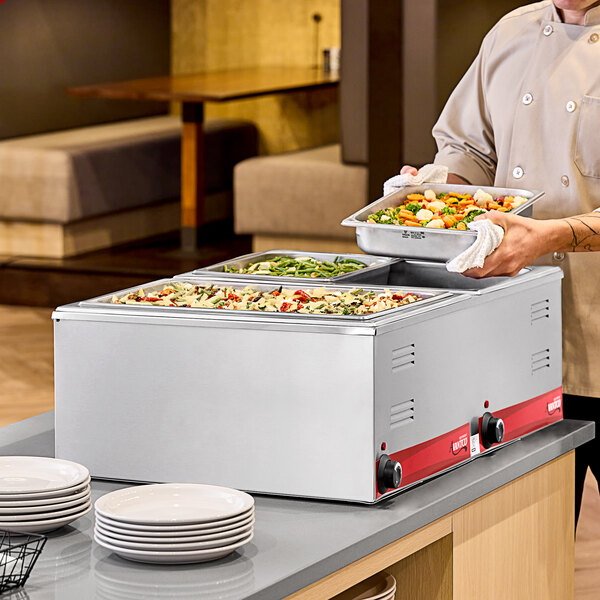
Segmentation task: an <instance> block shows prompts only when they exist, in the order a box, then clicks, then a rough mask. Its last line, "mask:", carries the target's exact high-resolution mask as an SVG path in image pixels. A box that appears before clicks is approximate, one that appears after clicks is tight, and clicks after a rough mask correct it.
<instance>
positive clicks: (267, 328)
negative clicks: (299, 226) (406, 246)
mask: <svg viewBox="0 0 600 600" xmlns="http://www.w3.org/2000/svg"><path fill="white" fill-rule="evenodd" d="M405 267H406V265H405V266H404V267H402V266H401V265H400V264H399V265H396V266H395V269H394V270H393V272H392V273H391V274H390V276H389V277H390V278H393V277H396V278H399V279H401V283H402V286H404V288H406V289H409V288H413V287H414V285H413V281H415V278H416V274H415V273H413V274H412V275H411V273H410V269H408V270H407V269H406V268H405ZM442 267H443V265H442ZM403 268H404V271H402V269H403ZM420 271H421V270H420V269H416V272H420ZM443 273H445V271H444V270H443V269H442V270H439V271H438V276H437V279H436V276H435V271H433V272H432V273H431V277H432V278H433V279H430V280H429V281H428V285H430V286H431V287H437V288H442V290H443V289H444V287H452V286H449V285H448V283H449V282H448V281H447V280H446V279H445V278H444V276H443ZM411 278H412V279H411ZM561 278H562V272H561V271H560V269H557V268H554V267H531V268H528V269H527V270H524V271H523V272H522V273H521V274H520V275H518V276H517V277H515V278H512V279H510V280H505V279H502V281H498V282H492V283H491V284H488V285H487V286H486V287H484V289H480V290H476V289H475V290H465V289H463V290H454V291H451V292H450V293H449V294H446V295H442V296H439V297H437V298H434V299H433V300H432V301H426V302H424V303H423V304H422V305H420V303H415V304H413V305H410V306H408V307H402V309H398V310H396V311H387V312H388V313H389V314H386V313H385V312H384V313H380V314H377V315H372V316H370V317H369V318H367V319H356V318H354V319H353V318H352V317H338V318H333V319H329V318H316V316H315V317H313V316H310V315H292V314H288V313H285V314H281V313H269V314H265V313H258V314H249V313H247V312H245V311H211V310H198V311H195V310H194V309H185V308H181V309H179V308H168V307H140V306H123V305H108V304H107V301H108V300H107V298H109V297H107V298H104V299H101V300H94V301H88V302H82V303H75V304H70V305H67V306H63V307H60V308H58V309H57V310H56V311H55V312H54V314H53V318H54V321H55V386H56V456H57V457H59V458H64V459H70V460H74V461H77V462H80V463H82V464H85V465H86V466H87V467H88V468H89V469H90V472H91V474H92V476H94V477H97V478H107V479H121V480H130V481H153V482H169V481H171V482H173V481H174V482H203V483H211V484H216V485H225V486H231V487H234V488H237V489H242V490H247V491H250V492H257V493H265V494H278V495H290V496H303V497H313V498H324V499H332V500H343V501H352V502H362V503H373V502H376V501H378V500H381V499H382V498H386V497H388V496H389V495H392V494H395V493H397V492H398V491H401V490H402V489H406V488H407V487H410V486H412V485H415V484H417V483H419V482H420V481H423V480H425V479H427V478H429V477H431V476H433V475H436V474H438V473H440V472H443V471H445V470H447V469H450V468H453V467H455V466H456V465H458V464H461V463H463V462H465V461H468V460H471V459H472V457H475V456H477V455H478V454H481V453H485V452H488V451H490V450H493V449H495V448H497V447H498V444H494V443H492V442H493V439H494V436H497V435H499V434H500V430H501V422H500V421H494V420H493V419H494V418H500V419H502V422H503V426H504V431H503V434H504V437H503V442H502V443H509V442H511V441H512V440H515V439H518V438H519V437H521V436H523V435H526V434H527V433H530V432H532V431H535V430H537V429H540V428H542V427H545V426H546V425H548V424H550V423H552V422H554V421H556V420H558V419H560V418H562V409H561V398H562V393H561V376H562V366H561V365H562V356H561V316H560V315H561V304H560V302H561V296H560V291H561ZM436 283H437V284H438V285H437V286H436V285H434V284H436ZM361 286H362V287H366V285H365V284H364V283H361ZM144 287H146V286H144ZM294 287H302V286H300V285H297V286H294ZM309 287H311V286H309ZM405 291H406V290H405ZM438 292H439V290H438ZM121 293H122V292H121ZM216 313H218V314H216ZM490 415H491V416H492V420H491V421H490ZM489 444H491V446H490V447H489V448H488V445H489ZM398 465H399V466H398ZM400 470H401V473H400ZM400 475H401V478H400Z"/></svg>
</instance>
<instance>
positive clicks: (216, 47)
mask: <svg viewBox="0 0 600 600" xmlns="http://www.w3.org/2000/svg"><path fill="white" fill-rule="evenodd" d="M340 2H341V0H172V8H171V30H172V31H171V33H172V41H171V70H172V72H173V73H175V74H183V73H193V72H195V71H218V70H221V69H235V68H244V67H253V66H269V65H273V66H279V65H302V66H306V65H315V63H317V61H319V64H318V66H317V67H318V68H319V67H320V66H321V60H322V50H323V48H326V47H339V46H340ZM315 13H319V14H320V15H321V17H322V20H321V22H320V23H319V25H318V31H319V32H318V40H317V39H316V37H315V23H314V21H313V19H312V15H313V14H315ZM206 117H207V118H211V117H230V118H243V119H249V120H251V121H254V122H255V123H256V124H257V125H258V127H259V130H260V133H261V153H263V154H275V153H279V152H285V151H289V150H296V149H299V148H307V147H311V146H319V145H322V144H328V143H333V142H337V141H338V140H339V116H338V92H337V90H335V89H334V90H331V89H330V90H320V91H312V92H298V93H294V94H281V95H276V96H267V97H264V98H258V99H252V100H241V101H236V102H228V103H225V104H207V105H206Z"/></svg>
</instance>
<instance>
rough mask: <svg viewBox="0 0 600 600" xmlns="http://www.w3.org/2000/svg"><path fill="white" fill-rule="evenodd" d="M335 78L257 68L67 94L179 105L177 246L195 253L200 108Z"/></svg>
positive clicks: (303, 70)
mask: <svg viewBox="0 0 600 600" xmlns="http://www.w3.org/2000/svg"><path fill="white" fill-rule="evenodd" d="M338 83H339V77H338V75H337V73H324V72H323V71H322V70H321V69H318V68H315V67H258V68H252V69H236V70H230V71H216V72H213V73H197V74H192V75H170V76H165V77H152V78H146V79H133V80H131V81H120V82H114V83H100V84H95V85H87V86H81V87H75V88H69V89H68V90H67V92H68V93H69V94H70V95H72V96H79V97H81V98H109V99H110V98H114V99H118V100H143V101H148V100H152V101H156V100H161V101H169V102H173V101H175V102H181V104H182V110H181V116H182V121H183V129H182V139H181V244H182V249H184V250H186V251H194V250H195V249H196V244H197V230H198V227H200V226H201V225H202V220H203V215H204V133H203V127H202V124H203V121H204V103H205V102H226V101H229V100H240V99H243V98H255V97H258V96H265V95H268V94H278V93H283V92H297V91H303V90H311V89H315V88H324V87H332V86H336V85H338Z"/></svg>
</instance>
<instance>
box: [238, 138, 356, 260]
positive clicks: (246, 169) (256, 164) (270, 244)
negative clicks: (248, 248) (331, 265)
mask: <svg viewBox="0 0 600 600" xmlns="http://www.w3.org/2000/svg"><path fill="white" fill-rule="evenodd" d="M366 198H367V168H366V167H364V166H360V165H347V164H343V163H342V159H341V148H340V145H338V144H334V145H330V146H321V147H319V148H311V149H309V150H301V151H299V152H289V153H286V154H277V155H274V156H262V157H255V158H249V159H247V160H244V161H242V162H240V163H239V164H238V165H236V167H235V169H234V199H235V204H234V222H235V230H236V233H245V234H248V233H250V234H252V235H253V249H254V251H256V252H260V251H262V250H269V249H272V248H289V249H290V250H315V251H318V250H320V251H332V252H347V251H352V252H354V251H357V250H358V247H357V246H356V242H355V231H354V229H352V228H347V227H342V226H341V225H340V222H341V221H342V220H343V219H344V218H345V217H347V216H348V215H350V214H352V213H353V212H355V211H357V210H359V209H360V208H362V207H363V206H364V205H365V203H366Z"/></svg>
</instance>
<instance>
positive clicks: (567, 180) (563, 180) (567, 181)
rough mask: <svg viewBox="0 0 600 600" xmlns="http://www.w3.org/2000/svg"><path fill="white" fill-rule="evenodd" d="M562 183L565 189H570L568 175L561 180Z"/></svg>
mask: <svg viewBox="0 0 600 600" xmlns="http://www.w3.org/2000/svg"><path fill="white" fill-rule="evenodd" d="M560 182H561V183H562V184H563V185H564V186H565V187H568V185H569V178H568V176H567V175H563V176H562V177H561V178H560Z"/></svg>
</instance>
